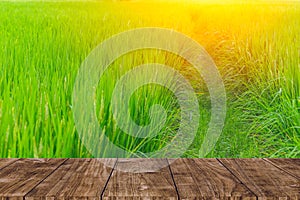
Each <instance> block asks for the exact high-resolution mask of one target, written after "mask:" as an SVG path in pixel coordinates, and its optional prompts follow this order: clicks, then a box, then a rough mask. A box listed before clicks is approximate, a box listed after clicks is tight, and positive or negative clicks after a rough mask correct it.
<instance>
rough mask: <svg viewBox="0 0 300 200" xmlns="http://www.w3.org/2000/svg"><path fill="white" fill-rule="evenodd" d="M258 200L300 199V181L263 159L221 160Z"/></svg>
mask: <svg viewBox="0 0 300 200" xmlns="http://www.w3.org/2000/svg"><path fill="white" fill-rule="evenodd" d="M220 162H222V163H223V164H224V165H225V166H226V167H227V168H228V169H229V170H230V171H231V172H232V173H233V174H234V175H235V176H236V177H237V178H238V179H239V180H240V181H241V182H242V183H244V184H245V185H246V186H247V187H248V188H249V189H250V190H251V191H252V192H253V193H255V194H256V195H257V196H258V199H281V198H282V199H283V198H284V199H299V198H300V181H299V180H298V179H296V178H295V177H293V176H291V175H289V174H288V173H286V172H284V171H283V170H280V169H278V168H277V167H275V166H273V165H272V164H270V163H268V162H266V161H264V160H263V159H220Z"/></svg>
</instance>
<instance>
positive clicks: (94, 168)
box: [25, 159, 116, 200]
mask: <svg viewBox="0 0 300 200" xmlns="http://www.w3.org/2000/svg"><path fill="white" fill-rule="evenodd" d="M115 162H116V159H69V160H68V161H66V162H65V163H64V164H63V165H62V166H60V167H59V168H58V169H57V170H56V171H55V172H54V173H53V174H51V175H50V176H49V177H48V178H47V179H45V180H44V181H43V182H42V183H41V184H39V185H38V186H37V187H36V188H34V189H33V190H32V191H31V192H30V193H29V194H28V195H26V197H25V199H26V200H34V199H71V198H72V199H100V197H101V194H102V192H103V190H104V188H105V185H106V182H107V181H108V179H109V176H110V174H111V172H112V170H113V169H112V168H110V167H107V166H106V165H108V166H114V164H115ZM105 164H106V165H105Z"/></svg>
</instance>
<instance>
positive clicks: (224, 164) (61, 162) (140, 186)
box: [0, 159, 300, 200]
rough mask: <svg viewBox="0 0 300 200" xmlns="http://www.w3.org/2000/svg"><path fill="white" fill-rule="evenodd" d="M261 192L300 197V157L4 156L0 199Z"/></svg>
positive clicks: (256, 195)
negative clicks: (160, 165) (131, 170)
mask: <svg viewBox="0 0 300 200" xmlns="http://www.w3.org/2000/svg"><path fill="white" fill-rule="evenodd" d="M170 161H174V162H172V163H171V162H170ZM157 162H165V163H166V164H168V163H169V162H170V163H171V164H170V165H167V166H166V167H164V168H162V169H160V170H158V171H155V170H153V171H148V172H141V173H129V172H124V171H122V170H120V169H124V168H131V167H134V168H135V169H137V170H139V168H143V167H145V166H151V165H155V164H157ZM104 163H108V164H109V165H107V164H104ZM109 166H112V167H109ZM258 198H260V199H262V198H264V199H279V198H284V199H300V159H177V160H168V159H0V200H4V199H20V200H21V199H22V200H23V199H25V200H33V199H40V200H41V199H51V200H54V199H258Z"/></svg>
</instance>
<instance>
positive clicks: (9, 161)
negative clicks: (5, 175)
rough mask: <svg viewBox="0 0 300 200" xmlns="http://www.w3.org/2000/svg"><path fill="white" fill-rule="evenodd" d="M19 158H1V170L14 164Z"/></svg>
mask: <svg viewBox="0 0 300 200" xmlns="http://www.w3.org/2000/svg"><path fill="white" fill-rule="evenodd" d="M17 160H18V159H9V158H5V159H0V170H1V169H3V168H4V167H7V166H8V165H10V164H12V163H13V162H16V161H17Z"/></svg>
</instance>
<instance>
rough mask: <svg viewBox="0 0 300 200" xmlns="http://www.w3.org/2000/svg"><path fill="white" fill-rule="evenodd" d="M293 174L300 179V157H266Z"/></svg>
mask: <svg viewBox="0 0 300 200" xmlns="http://www.w3.org/2000/svg"><path fill="white" fill-rule="evenodd" d="M265 160H267V161H269V162H271V163H272V164H273V165H275V166H277V167H278V168H280V169H282V170H284V171H286V172H287V173H289V174H291V175H292V176H294V177H296V178H298V179H300V159H279V158H277V159H275V158H273V159H265Z"/></svg>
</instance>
